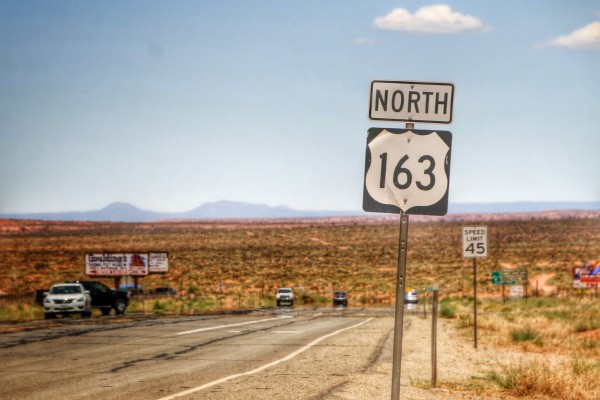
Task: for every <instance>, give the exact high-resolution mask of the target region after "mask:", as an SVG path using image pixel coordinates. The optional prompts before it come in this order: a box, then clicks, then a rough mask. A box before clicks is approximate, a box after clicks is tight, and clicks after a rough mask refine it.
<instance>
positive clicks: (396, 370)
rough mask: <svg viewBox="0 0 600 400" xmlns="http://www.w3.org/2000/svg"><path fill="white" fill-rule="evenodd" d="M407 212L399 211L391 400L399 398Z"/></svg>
mask: <svg viewBox="0 0 600 400" xmlns="http://www.w3.org/2000/svg"><path fill="white" fill-rule="evenodd" d="M407 247H408V214H405V213H403V212H402V213H400V239H399V243H398V272H397V275H396V313H395V320H394V354H393V365H392V400H398V399H400V372H401V370H402V333H403V329H404V288H405V286H406V280H405V278H406V253H407V251H408V249H407Z"/></svg>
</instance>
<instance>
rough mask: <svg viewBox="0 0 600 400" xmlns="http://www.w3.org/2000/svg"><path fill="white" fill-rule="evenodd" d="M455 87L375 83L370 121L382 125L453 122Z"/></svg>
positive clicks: (372, 86)
mask: <svg viewBox="0 0 600 400" xmlns="http://www.w3.org/2000/svg"><path fill="white" fill-rule="evenodd" d="M453 102H454V85H453V84H451V83H436V82H410V81H373V82H371V97H370V101H369V118H370V119H372V120H382V121H406V122H429V123H440V124H449V123H450V122H452V105H453Z"/></svg>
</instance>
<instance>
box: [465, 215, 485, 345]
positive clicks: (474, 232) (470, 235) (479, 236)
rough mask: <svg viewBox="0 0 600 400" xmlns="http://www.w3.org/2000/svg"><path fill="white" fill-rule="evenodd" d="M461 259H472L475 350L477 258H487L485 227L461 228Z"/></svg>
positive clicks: (474, 343) (475, 338)
mask: <svg viewBox="0 0 600 400" xmlns="http://www.w3.org/2000/svg"><path fill="white" fill-rule="evenodd" d="M462 238H463V241H462V242H463V246H462V247H463V257H470V258H473V347H475V348H477V258H478V257H487V248H488V246H487V226H465V227H463V234H462Z"/></svg>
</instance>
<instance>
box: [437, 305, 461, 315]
mask: <svg viewBox="0 0 600 400" xmlns="http://www.w3.org/2000/svg"><path fill="white" fill-rule="evenodd" d="M456 308H457V306H456V304H453V303H442V304H441V305H440V317H442V318H454V317H456Z"/></svg>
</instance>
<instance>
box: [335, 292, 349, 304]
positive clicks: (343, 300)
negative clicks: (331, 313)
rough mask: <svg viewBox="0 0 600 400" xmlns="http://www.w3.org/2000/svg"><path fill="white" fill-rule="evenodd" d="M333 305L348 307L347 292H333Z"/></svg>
mask: <svg viewBox="0 0 600 400" xmlns="http://www.w3.org/2000/svg"><path fill="white" fill-rule="evenodd" d="M333 305H334V306H343V307H348V294H347V293H346V292H344V291H343V290H338V291H336V292H334V293H333Z"/></svg>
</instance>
